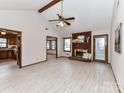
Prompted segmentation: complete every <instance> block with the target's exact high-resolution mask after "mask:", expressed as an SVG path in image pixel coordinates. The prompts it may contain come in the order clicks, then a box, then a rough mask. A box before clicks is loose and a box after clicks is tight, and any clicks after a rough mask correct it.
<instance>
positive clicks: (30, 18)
mask: <svg viewBox="0 0 124 93" xmlns="http://www.w3.org/2000/svg"><path fill="white" fill-rule="evenodd" d="M48 25H49V24H47V22H46V21H45V20H44V18H43V17H42V16H41V15H40V14H39V13H38V12H35V11H0V28H6V29H12V30H18V31H21V32H22V66H25V65H29V64H33V63H36V62H40V61H44V60H46V36H47V35H48V36H55V37H58V42H59V41H60V36H59V35H58V33H57V32H56V31H54V29H52V28H51V27H50V26H48ZM46 27H47V28H49V30H45V28H46ZM58 47H59V48H58V51H59V53H58V55H59V56H60V54H61V43H60V42H59V43H58Z"/></svg>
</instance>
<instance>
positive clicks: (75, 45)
mask: <svg viewBox="0 0 124 93" xmlns="http://www.w3.org/2000/svg"><path fill="white" fill-rule="evenodd" d="M81 35H84V36H85V37H90V39H89V42H87V41H86V38H85V40H84V42H83V43H72V56H74V50H75V49H86V50H88V53H91V35H92V33H91V31H88V32H80V33H73V34H72V40H74V39H77V37H78V36H81Z"/></svg>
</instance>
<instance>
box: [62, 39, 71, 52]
mask: <svg viewBox="0 0 124 93" xmlns="http://www.w3.org/2000/svg"><path fill="white" fill-rule="evenodd" d="M65 39H70V50H69V51H67V50H65ZM71 45H72V43H71V37H65V38H63V51H64V52H71Z"/></svg>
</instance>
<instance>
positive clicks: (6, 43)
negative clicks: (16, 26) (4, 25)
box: [0, 37, 8, 48]
mask: <svg viewBox="0 0 124 93" xmlns="http://www.w3.org/2000/svg"><path fill="white" fill-rule="evenodd" d="M0 38H1V39H6V46H5V47H1V46H0V48H7V47H8V39H7V38H4V37H0Z"/></svg>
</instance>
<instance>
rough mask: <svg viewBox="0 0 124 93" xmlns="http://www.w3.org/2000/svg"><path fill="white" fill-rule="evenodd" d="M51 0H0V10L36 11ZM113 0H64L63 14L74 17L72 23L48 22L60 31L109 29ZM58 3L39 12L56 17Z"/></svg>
mask: <svg viewBox="0 0 124 93" xmlns="http://www.w3.org/2000/svg"><path fill="white" fill-rule="evenodd" d="M50 1H52V0H0V10H35V11H38V9H40V8H41V7H43V6H45V5H46V4H47V3H49V2H50ZM113 2H114V0H64V16H65V17H72V16H74V17H75V18H76V20H75V21H71V23H72V25H71V26H67V27H64V28H57V27H56V24H57V22H53V23H49V24H50V25H52V26H53V27H54V28H55V29H58V30H62V31H60V32H62V33H65V31H66V33H68V34H69V33H73V32H81V31H89V30H90V31H101V30H109V29H110V25H111V19H112V11H113ZM60 9H61V8H60V3H58V4H56V5H55V6H53V7H51V8H49V9H48V10H46V11H45V12H43V13H41V15H43V16H44V17H45V18H46V19H47V20H49V19H57V15H56V14H58V13H60Z"/></svg>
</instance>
